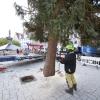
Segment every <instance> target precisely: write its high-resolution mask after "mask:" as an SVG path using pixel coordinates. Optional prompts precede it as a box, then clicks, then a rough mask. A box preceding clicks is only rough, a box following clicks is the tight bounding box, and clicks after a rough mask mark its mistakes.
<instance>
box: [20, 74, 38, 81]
mask: <svg viewBox="0 0 100 100" xmlns="http://www.w3.org/2000/svg"><path fill="white" fill-rule="evenodd" d="M20 80H21V82H23V83H26V82H31V81H35V80H36V78H35V77H34V76H33V75H28V76H24V77H21V78H20Z"/></svg>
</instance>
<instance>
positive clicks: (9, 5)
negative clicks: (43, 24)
mask: <svg viewBox="0 0 100 100" xmlns="http://www.w3.org/2000/svg"><path fill="white" fill-rule="evenodd" d="M14 1H16V2H17V3H18V4H21V5H23V4H24V5H26V1H27V0H1V2H0V37H6V36H8V31H9V29H10V30H11V33H12V34H11V35H12V37H13V34H14V33H15V32H19V33H22V32H23V28H22V20H21V18H20V17H18V16H17V15H16V12H15V9H14V5H13V3H14Z"/></svg>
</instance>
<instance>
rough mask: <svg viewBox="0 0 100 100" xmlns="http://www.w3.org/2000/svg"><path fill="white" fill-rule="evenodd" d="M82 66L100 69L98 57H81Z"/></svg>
mask: <svg viewBox="0 0 100 100" xmlns="http://www.w3.org/2000/svg"><path fill="white" fill-rule="evenodd" d="M81 64H82V65H92V66H96V67H97V68H99V67H100V57H90V56H81Z"/></svg>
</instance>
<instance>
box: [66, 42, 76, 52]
mask: <svg viewBox="0 0 100 100" xmlns="http://www.w3.org/2000/svg"><path fill="white" fill-rule="evenodd" d="M66 49H67V50H72V51H73V50H74V49H75V48H74V45H73V44H68V45H67V46H66Z"/></svg>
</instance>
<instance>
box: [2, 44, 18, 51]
mask: <svg viewBox="0 0 100 100" xmlns="http://www.w3.org/2000/svg"><path fill="white" fill-rule="evenodd" d="M17 49H20V47H19V46H16V45H13V44H6V45H3V46H0V50H17Z"/></svg>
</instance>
